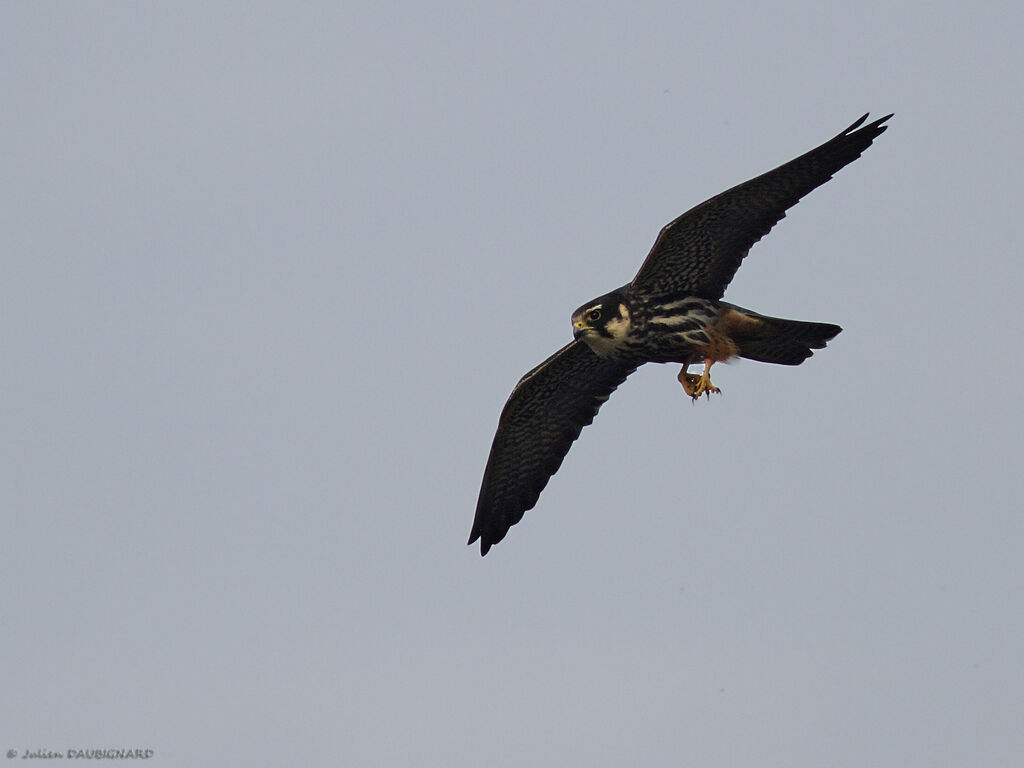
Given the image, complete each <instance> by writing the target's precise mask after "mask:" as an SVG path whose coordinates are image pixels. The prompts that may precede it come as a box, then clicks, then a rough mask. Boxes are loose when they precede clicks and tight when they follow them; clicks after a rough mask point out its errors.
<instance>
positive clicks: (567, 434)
mask: <svg viewBox="0 0 1024 768" xmlns="http://www.w3.org/2000/svg"><path fill="white" fill-rule="evenodd" d="M867 117H868V116H867V115H864V116H863V117H862V118H860V120H858V121H857V122H855V123H854V124H853V125H851V126H850V127H849V128H847V129H846V130H845V131H843V132H842V133H840V134H839V135H838V136H836V137H835V138H833V139H831V140H830V141H827V142H825V143H824V144H822V145H821V146H820V147H818V148H817V149H812V150H811V151H810V152H808V153H806V154H804V155H801V156H800V157H798V158H796V159H795V160H791V161H790V162H788V163H786V164H785V165H781V166H779V167H778V168H776V169H775V170H773V171H769V172H768V173H765V174H763V175H761V176H758V177H757V178H754V179H751V180H750V181H747V182H744V183H743V184H740V185H739V186H736V187H733V188H732V189H729V190H727V191H725V192H723V193H721V194H720V195H716V196H715V197H712V198H711V199H710V200H707V201H705V202H703V203H701V204H700V205H698V206H697V207H696V208H692V209H690V210H689V211H687V212H686V213H684V214H683V215H682V216H680V217H679V218H677V219H675V220H674V221H672V222H670V223H669V224H667V225H665V227H664V228H663V229H662V230H661V232H660V233H659V235H658V239H657V240H655V241H654V246H653V247H652V248H651V251H650V253H649V254H648V255H647V258H646V259H645V260H644V263H643V264H642V265H641V266H640V271H639V272H637V274H636V277H634V278H633V281H632V282H630V283H627V284H626V285H624V286H622V287H621V288H617V289H615V290H614V291H612V292H610V293H606V294H605V295H603V296H599V297H597V298H596V299H593V300H592V301H588V302H587V303H586V304H584V305H583V306H581V307H580V308H579V309H577V310H576V311H575V312H573V314H572V328H573V340H572V341H571V342H570V343H569V344H567V345H566V346H564V347H562V348H561V349H560V350H558V351H557V352H555V354H553V355H552V356H551V357H549V358H548V359H547V360H545V361H544V362H543V363H541V364H540V365H538V366H537V367H536V368H534V369H533V370H531V371H530V372H529V373H527V374H526V375H525V376H523V378H522V379H520V380H519V383H518V384H516V387H515V389H514V390H512V394H511V395H510V396H509V399H508V401H507V402H506V403H505V407H504V409H503V410H502V412H501V417H500V419H499V420H498V430H497V433H496V434H495V435H494V442H493V444H492V445H491V453H490V456H489V457H488V459H487V466H486V468H485V469H484V478H483V483H482V484H481V487H480V497H479V499H478V501H477V506H476V517H475V519H474V520H473V529H472V531H471V532H470V536H469V543H470V544H472V543H473V542H475V541H477V540H478V539H479V540H480V554H481V555H486V554H487V551H488V550H489V549H490V548H491V546H492V545H494V544H497V543H498V542H499V541H501V540H502V539H503V538H505V534H506V533H508V529H509V528H510V527H511V526H513V525H515V524H516V523H518V522H519V521H520V520H521V519H522V517H523V514H524V513H525V512H526V511H527V510H529V509H532V508H533V506H534V505H535V504H536V503H537V499H538V497H539V496H540V492H541V491H542V490H543V489H544V486H545V485H547V482H548V480H549V479H550V478H551V476H552V475H553V474H554V473H555V472H556V471H557V470H558V468H559V466H561V464H562V459H564V458H565V455H566V453H568V451H569V447H570V446H571V445H572V443H573V441H575V440H576V438H577V437H579V435H580V432H581V430H582V429H583V427H585V426H587V425H588V424H590V423H591V422H592V421H593V420H594V416H596V415H597V411H598V409H599V408H600V407H601V405H602V404H603V403H604V402H605V400H607V399H608V398H609V396H610V395H611V393H612V392H613V391H615V389H616V387H618V386H619V385H620V384H621V383H622V382H623V381H625V380H626V377H627V376H629V375H630V374H631V373H633V371H635V370H636V369H637V368H638V367H639V366H641V365H643V364H644V363H678V364H681V365H682V370H680V372H679V375H678V379H679V383H680V384H682V386H683V390H684V391H685V392H686V394H687V395H689V396H690V397H691V398H693V399H694V400H696V399H697V398H699V397H700V396H701V395H707V396H708V397H710V395H711V393H714V392H719V389H718V387H716V386H715V385H714V384H712V383H711V366H712V365H714V363H716V362H718V361H720V360H728V359H730V358H733V357H743V358H747V359H748V360H758V361H761V362H764V363H776V364H779V365H799V364H800V363H802V362H803V361H804V360H806V359H807V358H808V357H810V356H811V355H812V354H813V353H812V351H811V350H814V349H822V348H823V347H824V346H825V344H826V343H827V342H828V341H829V340H831V339H832V338H834V337H835V336H836V334H838V333H839V332H840V331H841V330H842V329H841V328H840V327H839V326H838V325H832V324H830V323H812V322H806V321H802V320H783V319H781V318H777V317H768V316H767V315H761V314H758V313H757V312H754V311H752V310H749V309H744V308H743V307H738V306H735V305H734V304H728V303H726V302H724V301H722V296H723V295H724V293H725V288H726V286H727V285H729V282H730V281H731V280H732V278H733V275H735V274H736V270H737V269H739V266H740V262H742V261H743V258H744V257H745V256H746V255H747V252H748V251H749V250H750V247H751V246H752V245H753V244H754V243H756V242H757V241H758V240H760V239H761V238H762V237H764V236H765V235H766V234H768V232H769V231H770V230H771V228H772V227H773V226H775V224H776V223H777V222H778V221H779V220H780V219H782V218H783V217H784V216H785V215H786V211H787V210H788V209H789V208H791V207H792V206H794V205H796V203H797V202H798V201H799V200H800V198H802V197H803V196H804V195H806V194H808V193H809V192H810V191H811V190H813V189H815V188H816V187H819V186H821V185H822V184H824V183H825V182H826V181H828V180H829V179H831V178H832V175H833V174H834V173H836V172H837V171H838V170H839V169H840V168H842V167H844V166H845V165H847V164H849V163H852V162H853V161H854V160H856V159H857V158H858V157H860V155H861V153H862V152H864V150H865V149H867V148H868V147H869V146H871V142H872V141H874V139H875V138H876V137H877V136H879V135H880V134H881V133H882V132H883V131H885V129H886V127H887V126H885V125H883V123H885V121H886V120H888V119H889V118H890V117H892V115H891V114H890V115H886V116H885V117H882V118H879V119H878V120H875V121H874V122H871V123H868V124H867V125H864V121H865V120H867ZM699 363H703V364H704V369H703V371H702V372H701V373H700V374H696V373H690V372H689V368H690V366H692V365H695V364H699Z"/></svg>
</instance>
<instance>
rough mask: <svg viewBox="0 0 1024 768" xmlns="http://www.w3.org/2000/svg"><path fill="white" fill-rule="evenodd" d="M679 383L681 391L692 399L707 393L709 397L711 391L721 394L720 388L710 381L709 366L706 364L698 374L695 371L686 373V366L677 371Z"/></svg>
mask: <svg viewBox="0 0 1024 768" xmlns="http://www.w3.org/2000/svg"><path fill="white" fill-rule="evenodd" d="M677 378H678V379H679V383H680V384H682V385H683V391H684V392H686V394H688V395H689V396H690V397H692V398H693V399H694V400H697V398H699V397H700V396H701V395H707V396H708V398H709V399H710V397H711V393H712V392H714V393H715V394H719V395H720V394H722V390H720V389H719V388H718V387H716V386H715V385H714V384H712V383H711V366H710V365H706V366H705V367H704V372H703V373H702V374H701V375H700V376H698V375H697V374H695V373H687V372H686V368H683V370H681V371H680V372H679V376H678V377H677Z"/></svg>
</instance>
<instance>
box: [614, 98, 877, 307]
mask: <svg viewBox="0 0 1024 768" xmlns="http://www.w3.org/2000/svg"><path fill="white" fill-rule="evenodd" d="M867 117H868V116H867V115H864V117H862V118H861V119H860V120H858V121H857V122H855V123H854V124H853V125H851V126H850V127H849V128H847V129H846V130H845V131H843V132H842V133H840V134H839V135H838V136H836V137H835V138H834V139H832V140H830V141H827V142H825V143H824V144H822V145H821V146H820V147H818V148H817V149H812V150H811V151H810V152H808V153H807V154H805V155H801V156H800V157H798V158H796V159H795V160H791V161H790V162H788V163H786V164H785V165H780V166H779V167H778V168H776V169H775V170H774V171H768V173H765V174H763V175H761V176H758V177H757V178H756V179H751V180H750V181H747V182H744V183H743V184H740V185H739V186H736V187H733V188H732V189H730V190H727V191H725V192H723V193H722V194H720V195H716V196H715V197H712V198H711V199H710V200H707V201H705V202H703V203H701V204H700V205H698V206H697V207H696V208H691V209H690V210H689V211H687V212H686V213H684V214H683V215H682V216H680V217H679V218H677V219H676V220H675V221H673V222H671V223H669V224H667V225H665V227H664V229H662V230H661V233H660V234H659V235H658V239H657V240H656V241H655V243H654V247H653V248H651V252H650V253H649V254H648V255H647V258H646V260H644V263H643V265H642V266H641V267H640V271H639V272H638V273H637V275H636V277H635V278H634V279H633V282H632V284H631V288H632V291H633V292H634V293H635V294H641V295H645V296H650V297H653V298H657V297H660V296H666V295H679V294H682V295H692V296H700V297H702V298H708V299H720V298H721V297H722V294H724V293H725V287H726V286H727V285H728V284H729V281H731V280H732V278H733V275H735V274H736V270H737V269H739V266H740V262H742V261H743V258H744V257H745V256H746V255H747V252H748V251H749V250H750V247H751V246H752V245H753V244H754V243H756V242H757V241H758V240H760V239H761V238H762V237H764V236H765V235H766V234H768V232H769V231H770V230H771V228H772V227H774V226H775V224H776V223H777V222H778V221H779V220H780V219H782V217H783V216H785V215H786V210H787V209H788V208H791V207H792V206H794V205H796V203H797V202H798V201H799V200H800V198H802V197H803V196H804V195H806V194H807V193H809V192H810V191H811V190H813V189H815V188H816V187H819V186H821V185H822V184H824V183H825V182H826V181H828V180H829V179H831V178H832V175H833V174H834V173H835V172H836V171H838V170H839V169H840V168H842V167H843V166H845V165H847V164H849V163H852V162H853V161H854V160H856V159H857V158H858V157H860V155H861V153H862V152H863V151H864V150H865V149H867V148H868V147H869V146H871V142H872V141H874V139H875V137H876V136H878V135H879V134H881V133H882V132H883V131H884V130H885V129H886V126H884V125H882V123H884V122H885V121H886V120H888V119H889V118H890V117H892V115H886V116H885V117H883V118H880V119H878V120H875V121H874V122H872V123H868V124H867V125H865V126H864V127H863V128H859V129H858V126H860V125H861V123H863V122H864V121H865V120H866V119H867Z"/></svg>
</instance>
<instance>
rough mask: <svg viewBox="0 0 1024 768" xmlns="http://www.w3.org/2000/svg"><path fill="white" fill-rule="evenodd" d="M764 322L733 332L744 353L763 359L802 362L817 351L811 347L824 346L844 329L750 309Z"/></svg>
mask: <svg viewBox="0 0 1024 768" xmlns="http://www.w3.org/2000/svg"><path fill="white" fill-rule="evenodd" d="M747 312H748V314H749V315H750V316H752V317H755V318H757V319H758V320H759V321H760V322H758V323H754V324H751V325H750V326H748V327H747V328H745V329H744V331H743V332H741V333H738V334H736V335H734V336H733V341H735V342H736V345H737V346H738V347H739V354H740V357H745V358H747V359H748V360H757V361H759V362H762V363H776V364H778V365H800V363H802V362H803V361H804V360H806V359H807V358H808V357H810V356H811V355H813V354H814V353H813V352H812V351H811V350H814V349H823V348H824V347H825V345H826V344H827V343H828V342H829V341H831V340H832V339H833V338H835V337H836V336H837V335H838V334H839V332H840V331H842V330H843V329H842V328H840V327H839V326H838V325H833V324H831V323H812V322H808V321H806V320H784V319H782V318H779V317H765V316H764V315H758V314H756V313H754V312H749V310H748V311H747Z"/></svg>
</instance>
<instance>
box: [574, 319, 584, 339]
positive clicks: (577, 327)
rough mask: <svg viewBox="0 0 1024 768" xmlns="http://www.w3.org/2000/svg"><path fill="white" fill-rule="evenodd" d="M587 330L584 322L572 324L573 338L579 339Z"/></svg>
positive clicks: (578, 321)
mask: <svg viewBox="0 0 1024 768" xmlns="http://www.w3.org/2000/svg"><path fill="white" fill-rule="evenodd" d="M585 330H587V326H586V325H584V324H583V321H582V320H576V321H574V322H573V324H572V337H573V338H574V339H578V338H579V337H580V336H582V335H583V332H584V331H585Z"/></svg>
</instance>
